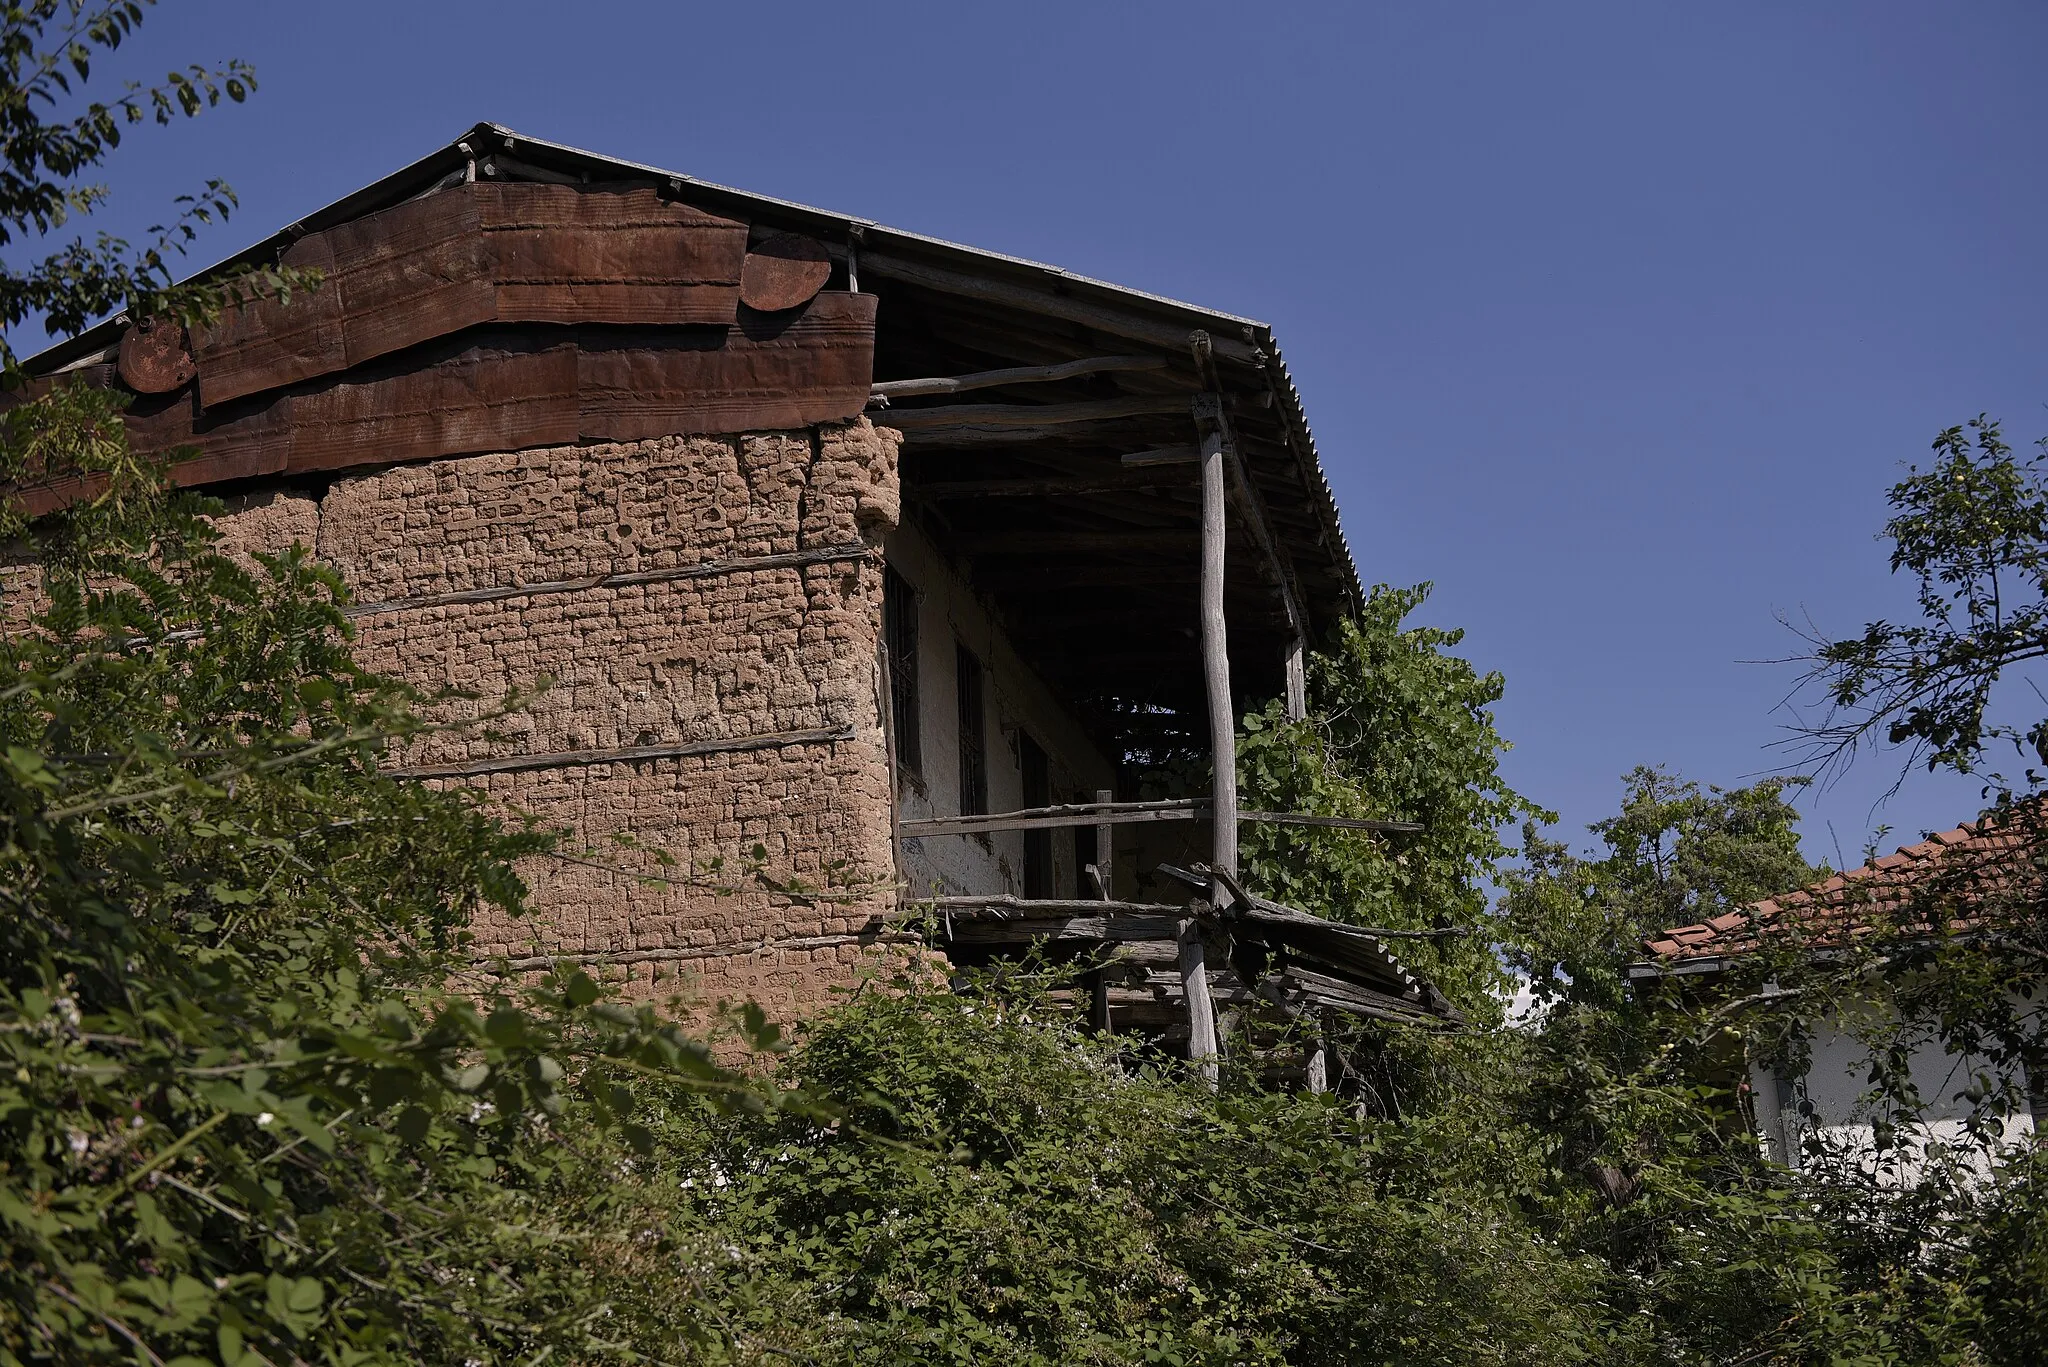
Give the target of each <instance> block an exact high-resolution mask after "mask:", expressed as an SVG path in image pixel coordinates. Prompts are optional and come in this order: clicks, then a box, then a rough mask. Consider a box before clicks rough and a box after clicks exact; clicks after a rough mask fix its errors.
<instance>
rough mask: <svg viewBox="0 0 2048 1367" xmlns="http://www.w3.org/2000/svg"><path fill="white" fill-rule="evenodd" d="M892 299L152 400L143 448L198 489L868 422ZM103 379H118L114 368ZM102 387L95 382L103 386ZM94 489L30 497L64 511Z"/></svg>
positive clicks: (135, 427)
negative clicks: (882, 304) (202, 400)
mask: <svg viewBox="0 0 2048 1367" xmlns="http://www.w3.org/2000/svg"><path fill="white" fill-rule="evenodd" d="M876 302H877V301H876V297H875V296H874V295H871V294H846V293H840V292H827V293H823V294H820V295H818V296H817V297H816V298H815V299H814V300H813V301H812V303H811V306H810V307H809V308H807V309H805V310H803V311H802V312H801V313H790V312H782V313H774V314H767V313H757V312H755V311H753V310H751V309H741V310H740V311H739V314H738V318H739V322H738V325H737V326H735V327H732V328H713V327H703V328H647V329H644V330H639V331H632V332H627V331H621V330H614V329H601V328H593V329H589V330H579V331H577V332H576V333H573V334H570V335H569V336H567V337H564V336H563V334H560V333H545V334H540V335H538V336H536V335H534V334H533V333H530V332H523V331H521V330H519V329H517V328H503V327H501V328H489V329H484V330H482V331H471V332H467V333H465V334H464V335H463V336H462V337H460V338H450V339H448V340H447V341H445V342H443V343H439V344H433V345H428V346H424V347H418V348H413V349H411V350H408V351H406V352H404V353H402V354H396V355H393V356H391V357H388V358H386V359H385V360H384V361H382V362H379V363H377V364H375V365H372V366H369V367H363V368H358V369H357V370H354V371H351V372H350V373H349V374H347V375H345V376H330V377H327V378H325V379H319V380H309V381H301V382H300V383H299V384H297V385H295V386H293V387H292V388H291V389H290V390H289V391H286V392H281V393H276V394H265V395H254V396H250V397H248V398H245V399H244V400H242V401H240V402H237V403H234V404H230V405H224V406H223V405H214V406H211V407H209V408H207V409H205V410H200V409H199V407H198V404H197V399H196V396H195V395H194V393H193V392H192V391H191V390H189V389H188V390H185V391H183V392H181V393H174V394H169V395H160V396H144V397H142V398H140V399H138V400H137V401H136V403H135V404H134V405H133V406H132V407H131V408H130V410H129V412H128V414H127V417H126V421H127V424H128V430H129V436H130V439H131V441H133V442H134V444H135V446H136V449H138V450H143V451H170V450H177V449H178V448H189V449H191V450H192V451H193V452H194V455H193V456H192V457H191V458H189V459H187V460H184V461H181V462H180V463H179V464H177V465H175V466H174V467H173V468H172V478H173V479H174V480H176V481H177V482H178V483H179V484H182V485H188V486H190V485H199V484H214V483H219V482H222V481H225V480H232V479H245V478H249V477H251V476H254V475H261V474H275V473H279V472H296V471H316V470H338V469H347V468H351V467H356V466H364V465H390V464H399V463H402V462H407V461H420V460H433V459H438V458H441V457H446V456H458V455H471V454H477V453H481V452H490V451H514V450H520V449H522V448H530V447H536V446H557V445H567V444H570V443H573V442H576V441H578V440H586V441H607V440H608V441H623V440H637V439H641V438H647V437H657V436H671V435H689V434H695V433H727V432H748V431H777V430H788V429H791V428H800V427H808V426H812V425H815V424H818V423H826V422H843V421H848V420H851V419H853V418H856V417H858V416H859V415H860V413H861V410H862V409H863V408H864V407H865V405H866V402H867V395H868V388H869V386H870V384H871V383H872V381H873V378H874V340H875V331H874V328H875V309H876ZM104 369H105V370H106V371H107V373H106V374H105V375H103V376H99V377H98V378H99V381H100V382H101V383H111V382H112V381H113V375H112V367H105V368H104ZM88 382H91V381H88ZM81 492H82V486H77V485H75V484H74V485H68V486H65V488H63V489H61V490H56V489H46V490H39V491H36V492H35V493H34V495H33V496H32V497H31V496H29V495H28V491H22V492H21V493H20V494H17V495H16V497H17V499H18V500H19V501H21V502H22V505H23V506H25V507H30V509H31V511H34V512H44V511H48V510H50V509H52V508H56V507H61V506H63V505H64V504H65V503H66V502H69V501H70V500H72V499H74V498H76V497H78V496H80V493H81Z"/></svg>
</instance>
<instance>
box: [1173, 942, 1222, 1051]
mask: <svg viewBox="0 0 2048 1367" xmlns="http://www.w3.org/2000/svg"><path fill="white" fill-rule="evenodd" d="M1201 905H1202V904H1201V903H1200V902H1197V903H1196V904H1195V906H1197V907H1199V906H1201ZM1191 910H1192V909H1191ZM1180 981H1181V987H1182V989H1183V990H1184V991H1185V992H1186V993H1187V999H1188V1062H1189V1063H1190V1064H1192V1065H1194V1067H1195V1069H1196V1071H1198V1072H1199V1073H1201V1075H1202V1081H1203V1082H1205V1083H1207V1084H1208V1087H1209V1090H1210V1091H1214V1090H1216V1083H1217V1078H1218V1076H1219V1074H1220V1070H1219V1069H1218V1067H1217V1063H1216V1004H1215V1003H1214V1002H1213V1001H1211V1000H1210V999H1209V969H1208V965H1207V964H1206V963H1205V962H1204V955H1203V952H1202V923H1201V920H1200V918H1199V917H1198V916H1194V915H1190V916H1189V917H1188V918H1187V919H1186V920H1185V921H1182V922H1181V923H1180Z"/></svg>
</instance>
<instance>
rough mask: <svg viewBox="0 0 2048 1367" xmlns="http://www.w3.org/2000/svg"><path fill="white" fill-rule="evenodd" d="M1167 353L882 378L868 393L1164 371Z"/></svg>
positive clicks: (952, 390) (881, 395)
mask: <svg viewBox="0 0 2048 1367" xmlns="http://www.w3.org/2000/svg"><path fill="white" fill-rule="evenodd" d="M1165 368H1166V358H1165V357H1164V356H1091V357H1089V358H1087V359H1086V360H1081V361H1061V362H1059V363H1058V364H1056V365H1025V366H1010V367H1008V368H1006V369H1003V370H978V371H975V372H973V373H972V374H968V375H942V376H936V377H934V378H931V379H926V380H883V381H881V382H879V383H877V384H876V385H874V386H873V387H872V388H871V389H870V390H869V391H868V395H869V397H870V398H873V399H883V400H888V399H909V398H915V397H918V396H919V395H924V394H965V393H968V392H969V391H971V390H976V389H996V388H999V387H1001V386H1004V385H1013V384H1045V383H1050V382H1054V381H1058V380H1072V379H1078V378H1079V377H1081V376H1083V375H1101V374H1108V373H1114V372H1120V371H1131V370H1164V369H1165Z"/></svg>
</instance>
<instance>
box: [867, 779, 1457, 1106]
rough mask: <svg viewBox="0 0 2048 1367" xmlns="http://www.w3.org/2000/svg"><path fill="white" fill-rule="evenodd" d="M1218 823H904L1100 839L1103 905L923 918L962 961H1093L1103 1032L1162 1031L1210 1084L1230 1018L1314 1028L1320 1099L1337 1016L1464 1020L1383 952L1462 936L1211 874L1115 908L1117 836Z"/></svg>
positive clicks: (915, 830)
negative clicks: (1221, 1018) (1315, 908)
mask: <svg viewBox="0 0 2048 1367" xmlns="http://www.w3.org/2000/svg"><path fill="white" fill-rule="evenodd" d="M1214 814H1215V805H1214V803H1213V801H1212V800H1211V799H1208V798H1175V799H1167V800H1163V801H1155V802H1114V801H1110V800H1109V795H1108V794H1107V793H1106V792H1105V793H1101V794H1099V795H1098V800H1097V801H1095V802H1085V803H1067V804H1061V805H1057V806H1048V807H1031V808H1025V809H1023V810H1020V811H1013V812H999V813H990V814H986V815H973V816H954V817H927V818H923V819H919V820H910V821H904V822H902V823H901V829H902V833H903V834H904V835H906V836H934V835H970V834H980V833H985V832H990V831H1018V830H1045V829H1050V828H1056V827H1066V826H1095V827H1096V828H1097V829H1098V832H1099V834H1098V840H1097V846H1096V848H1097V849H1098V851H1100V852H1101V853H1100V860H1101V862H1100V863H1099V864H1097V865H1091V866H1090V867H1089V869H1088V873H1089V874H1090V875H1091V877H1092V879H1093V882H1094V886H1095V887H1096V889H1097V892H1098V894H1099V895H1098V896H1097V897H1096V898H1093V899H1090V898H1021V897H1015V896H1012V895H1009V894H997V895H990V896H944V897H936V898H930V899H924V900H921V901H919V902H917V903H916V904H915V905H916V906H917V907H919V908H922V909H925V910H927V911H928V912H929V913H930V914H931V915H932V916H934V918H935V919H936V920H937V921H938V923H939V933H940V935H941V936H942V938H943V939H944V941H945V942H947V943H949V944H952V945H957V946H959V947H960V948H962V949H970V948H971V949H974V950H980V951H983V952H987V953H1002V952H1005V951H1008V950H1013V949H1019V948H1023V947H1025V946H1028V945H1042V946H1045V947H1047V948H1050V949H1051V950H1053V951H1054V952H1055V953H1058V954H1061V955H1063V956H1072V957H1075V958H1080V959H1083V960H1085V961H1087V962H1088V963H1089V964H1090V965H1091V966H1090V968H1089V970H1088V972H1087V974H1086V977H1085V979H1084V990H1085V991H1086V992H1087V994H1088V998H1089V1025H1090V1027H1091V1028H1092V1029H1095V1030H1098V1031H1106V1030H1108V1029H1109V1028H1110V1027H1111V1024H1112V1021H1114V1020H1118V1019H1121V1020H1122V1021H1124V1022H1125V1023H1126V1024H1127V1025H1135V1026H1140V1027H1154V1028H1158V1029H1159V1030H1160V1031H1161V1032H1162V1034H1163V1035H1164V1036H1165V1038H1167V1039H1169V1040H1185V1042H1186V1045H1187V1049H1188V1057H1189V1060H1190V1062H1191V1063H1193V1064H1194V1065H1195V1066H1196V1067H1197V1068H1198V1069H1200V1070H1201V1071H1202V1073H1203V1075H1204V1076H1205V1077H1208V1078H1211V1079H1212V1080H1213V1076H1214V1072H1215V1066H1216V1056H1217V1053H1218V1049H1219V1044H1220V1041H1219V1039H1218V1024H1219V1022H1218V1014H1217V1013H1218V1009H1219V1007H1220V1008H1221V1009H1222V1010H1223V1011H1224V1012H1226V1013H1229V1014H1232V1015H1244V1016H1253V1017H1256V1016H1271V1015H1278V1016H1279V1017H1281V1018H1282V1019H1283V1020H1285V1021H1286V1022H1288V1023H1290V1024H1292V1025H1294V1026H1296V1027H1299V1028H1303V1029H1305V1031H1306V1034H1307V1036H1308V1049H1307V1054H1306V1058H1305V1060H1304V1068H1303V1072H1304V1080H1305V1082H1306V1084H1307V1085H1308V1086H1309V1087H1310V1088H1311V1089H1312V1090H1316V1091H1322V1090H1325V1089H1326V1088H1327V1086H1328V1069H1329V1062H1328V1057H1329V1056H1328V1052H1327V1045H1326V1039H1327V1036H1328V1034H1329V1031H1328V1029H1327V1022H1328V1021H1329V1019H1330V1018H1331V1017H1332V1016H1333V1015H1348V1016H1353V1017H1362V1018H1366V1019H1371V1020H1381V1021H1389V1022H1395V1023H1400V1024H1408V1025H1430V1026H1442V1025H1446V1024H1451V1023H1455V1022H1456V1021H1457V1020H1458V1015H1457V1013H1456V1011H1455V1010H1453V1009H1452V1008H1451V1006H1450V1003H1449V1002H1448V1001H1446V1000H1445V999H1444V997H1443V996H1442V994H1441V993H1439V992H1437V990H1436V989H1435V988H1434V987H1433V986H1431V985H1429V984H1427V983H1424V982H1420V981H1418V980H1417V979H1416V978H1415V977H1414V975H1413V974H1411V973H1409V972H1408V970H1407V969H1405V968H1404V967H1402V965H1401V963H1400V961H1399V960H1398V959H1396V958H1395V957H1394V956H1393V954H1391V953H1390V952H1389V951H1388V950H1387V948H1386V945H1385V943H1384V941H1385V939H1386V938H1389V937H1393V936H1404V937H1406V936H1414V935H1427V936H1432V937H1434V936H1438V935H1443V934H1449V933H1453V932H1444V931H1424V932H1412V931H1380V930H1376V929H1373V928H1369V927H1359V926H1351V925H1345V924H1343V923H1341V922H1337V921H1331V920H1328V919H1326V918H1324V917H1321V916H1316V915H1312V914H1311V913H1309V912H1305V911H1301V910H1298V909H1296V908H1293V907H1288V906H1284V905H1282V904H1280V903H1278V902H1274V901H1271V900H1270V899H1267V898H1264V897H1260V896H1258V895H1256V894H1254V893H1251V892H1249V891H1247V890H1246V889H1245V888H1244V886H1243V885H1242V884H1241V883H1239V882H1238V880H1237V878H1236V877H1235V876H1234V875H1233V874H1232V873H1231V872H1229V871H1228V870H1223V869H1217V868H1214V867H1212V866H1208V865H1195V866H1194V867H1192V868H1180V867H1178V866H1176V865H1172V864H1161V865H1159V868H1158V871H1159V872H1160V873H1162V874H1164V875H1166V876H1167V877H1168V878H1170V879H1173V880H1174V881H1176V882H1179V883H1182V884H1183V885H1185V886H1186V887H1187V888H1188V889H1189V891H1190V893H1191V894H1192V895H1191V896H1190V898H1189V900H1188V901H1187V902H1186V903H1180V904H1177V903H1171V902H1142V901H1122V900H1117V899H1114V898H1112V897H1111V896H1110V895H1109V893H1110V889H1111V883H1110V879H1109V877H1108V872H1109V870H1108V859H1109V850H1110V841H1109V840H1108V838H1107V837H1108V835H1109V830H1108V828H1109V827H1112V826H1116V825H1131V824H1140V823H1148V822H1158V821H1193V820H1208V819H1213V817H1214ZM1237 819H1238V820H1239V821H1240V822H1242V821H1253V822H1273V823H1284V824H1299V825H1310V826H1325V827H1334V828H1337V829H1345V830H1359V831H1370V832H1383V833H1411V832H1415V831H1419V830H1421V829H1422V827H1421V826H1420V825H1418V824H1417V823H1414V822H1407V821H1383V820H1373V819H1367V818H1357V817H1328V816H1312V815H1308V814H1305V813H1295V812H1263V811H1242V810H1241V811H1239V812H1238V813H1237ZM1190 946H1193V947H1194V948H1195V950H1196V951H1197V952H1194V953H1191V952H1190ZM1211 950H1214V951H1215V952H1216V959H1215V962H1214V963H1213V964H1211V962H1210V951H1211Z"/></svg>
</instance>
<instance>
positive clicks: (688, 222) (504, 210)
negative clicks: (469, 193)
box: [476, 184, 747, 324]
mask: <svg viewBox="0 0 2048 1367" xmlns="http://www.w3.org/2000/svg"><path fill="white" fill-rule="evenodd" d="M476 188H477V193H478V203H479V206H480V209H481V212H482V217H483V223H484V229H485V231H486V232H487V233H489V234H490V239H491V250H492V253H493V259H494V261H495V266H494V278H495V279H496V281H497V283H498V318H499V319H500V320H501V321H503V322H508V323H510V322H534V323H621V324H635V323H683V324H687V323H731V322H732V320H733V316H734V312H735V310H737V308H738V307H739V287H740V265H741V262H742V261H743V260H744V259H745V257H746V251H747V225H746V224H744V223H741V222H738V221H737V220H734V219H729V218H720V217H718V216H716V215H714V214H707V213H705V212H703V211H702V210H699V209H693V208H690V207H689V206H688V205H684V204H675V203H671V202H668V201H665V200H663V199H662V198H661V197H660V196H658V195H656V194H655V193H654V191H652V190H649V189H645V188H634V189H617V188H611V187H606V188H591V189H582V190H579V189H576V188H574V187H571V186H565V185H530V184H490V185H479V186H478V187H476Z"/></svg>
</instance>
